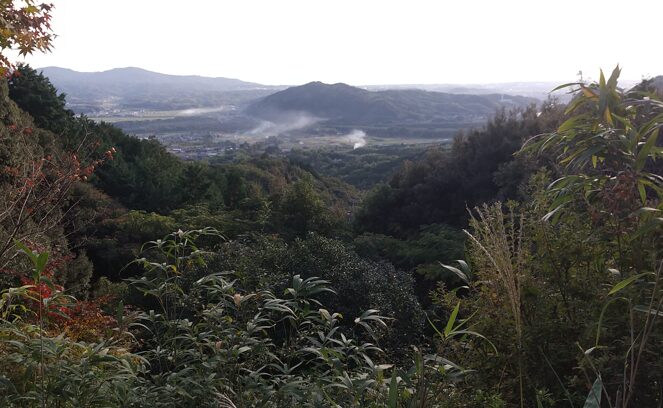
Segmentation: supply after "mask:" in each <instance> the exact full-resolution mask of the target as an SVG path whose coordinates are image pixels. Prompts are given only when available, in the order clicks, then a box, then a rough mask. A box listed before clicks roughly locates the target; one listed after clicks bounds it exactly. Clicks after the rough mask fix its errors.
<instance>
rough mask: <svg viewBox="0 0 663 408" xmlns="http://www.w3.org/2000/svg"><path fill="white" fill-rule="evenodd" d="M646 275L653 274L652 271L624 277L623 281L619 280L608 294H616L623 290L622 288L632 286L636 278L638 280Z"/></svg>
mask: <svg viewBox="0 0 663 408" xmlns="http://www.w3.org/2000/svg"><path fill="white" fill-rule="evenodd" d="M646 275H651V272H644V273H639V274H637V275H633V276H631V277H628V278H626V279H624V280H623V281H621V282H618V283H617V284H616V285H615V286H613V287H612V289H610V292H608V295H614V294H615V293H617V292H619V291H621V290H622V289H624V288H626V287H628V286H630V285H631V284H632V283H633V282H635V281H636V280H638V279H640V278H642V277H644V276H646Z"/></svg>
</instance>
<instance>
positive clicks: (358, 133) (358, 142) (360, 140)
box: [341, 129, 368, 149]
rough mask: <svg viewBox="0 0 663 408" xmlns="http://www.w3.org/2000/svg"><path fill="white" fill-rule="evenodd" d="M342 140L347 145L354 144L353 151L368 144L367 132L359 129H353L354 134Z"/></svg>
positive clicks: (343, 137) (349, 134) (351, 133)
mask: <svg viewBox="0 0 663 408" xmlns="http://www.w3.org/2000/svg"><path fill="white" fill-rule="evenodd" d="M341 138H342V140H343V141H345V142H346V143H350V144H352V148H353V149H359V148H360V147H364V146H366V144H367V143H368V142H367V141H366V132H364V131H363V130H359V129H353V130H352V132H350V133H348V134H347V135H345V136H342V137H341Z"/></svg>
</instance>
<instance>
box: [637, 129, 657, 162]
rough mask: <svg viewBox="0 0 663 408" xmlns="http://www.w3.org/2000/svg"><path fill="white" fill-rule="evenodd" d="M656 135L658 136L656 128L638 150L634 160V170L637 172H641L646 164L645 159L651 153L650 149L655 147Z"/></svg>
mask: <svg viewBox="0 0 663 408" xmlns="http://www.w3.org/2000/svg"><path fill="white" fill-rule="evenodd" d="M658 134H659V128H656V129H655V130H654V131H653V132H652V133H651V135H650V136H649V138H648V139H647V141H646V142H645V144H644V145H643V146H642V147H641V148H640V151H639V152H638V156H637V157H636V159H635V169H636V170H637V171H641V170H642V169H643V168H644V167H645V164H646V163H647V158H648V157H649V155H650V153H652V148H653V147H654V146H656V140H657V139H658Z"/></svg>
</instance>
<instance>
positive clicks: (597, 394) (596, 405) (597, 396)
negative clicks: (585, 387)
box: [583, 377, 603, 408]
mask: <svg viewBox="0 0 663 408" xmlns="http://www.w3.org/2000/svg"><path fill="white" fill-rule="evenodd" d="M601 391H603V381H602V380H601V377H597V378H596V381H594V385H592V389H591V390H589V395H587V399H586V400H585V405H583V408H601Z"/></svg>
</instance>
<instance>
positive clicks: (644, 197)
mask: <svg viewBox="0 0 663 408" xmlns="http://www.w3.org/2000/svg"><path fill="white" fill-rule="evenodd" d="M637 184H638V193H640V201H642V204H645V203H646V202H647V191H646V190H645V185H644V184H643V183H642V182H641V181H640V180H638V183H637Z"/></svg>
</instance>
